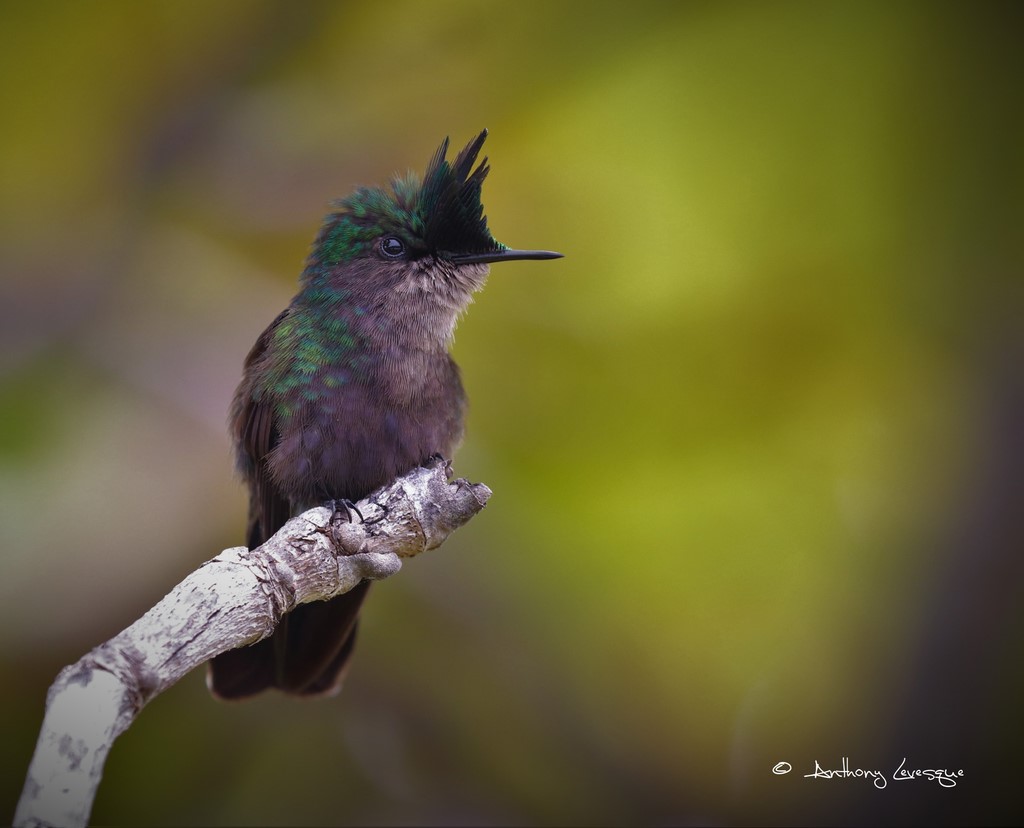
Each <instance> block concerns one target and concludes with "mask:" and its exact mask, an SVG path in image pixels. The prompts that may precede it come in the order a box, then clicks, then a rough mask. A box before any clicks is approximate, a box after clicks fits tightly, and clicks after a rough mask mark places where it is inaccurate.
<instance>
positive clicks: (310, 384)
mask: <svg viewBox="0 0 1024 828" xmlns="http://www.w3.org/2000/svg"><path fill="white" fill-rule="evenodd" d="M486 138H487V130H483V131H482V132H481V133H480V134H479V135H477V136H476V138H474V139H473V140H472V141H470V142H469V143H468V144H467V145H466V147H465V148H464V149H463V150H462V151H461V152H459V153H458V155H457V156H456V157H455V159H454V160H453V161H449V160H448V157H447V156H448V139H447V138H446V139H445V140H444V141H443V142H442V143H441V146H440V147H439V148H438V150H437V152H436V153H435V154H434V156H433V157H432V158H431V160H430V163H429V164H428V165H427V168H426V172H425V174H424V175H423V177H422V179H420V178H419V177H417V176H416V175H414V174H410V175H407V176H405V177H395V178H393V179H392V181H391V182H390V186H389V187H361V188H359V189H357V190H356V191H355V192H354V193H352V194H351V195H349V196H348V197H347V198H344V199H342V200H340V201H337V202H335V203H334V204H333V205H332V207H333V210H332V212H331V213H329V214H328V216H327V217H326V219H325V220H324V223H323V226H322V227H321V229H320V232H319V233H318V234H317V236H316V239H315V241H314V243H313V246H312V249H311V251H310V254H309V256H308V258H307V260H306V264H305V267H304V269H303V271H302V274H301V276H300V278H299V291H298V293H297V294H296V296H295V297H294V298H293V299H292V301H291V304H289V306H288V307H287V308H286V309H285V310H284V311H283V312H282V313H281V314H280V315H279V316H278V317H277V318H276V319H275V320H274V321H273V322H271V323H270V326H269V327H268V328H267V329H266V330H265V331H264V332H263V333H262V334H261V335H260V337H259V339H257V340H256V344H255V345H254V346H253V348H252V350H251V351H250V352H249V355H248V356H247V357H246V360H245V366H244V370H243V376H242V380H241V383H240V384H239V386H238V390H237V391H236V392H235V397H234V401H233V403H232V406H231V411H230V416H229V422H230V429H231V435H232V438H233V441H234V450H235V458H236V465H237V468H238V471H239V473H240V475H241V477H242V479H243V480H244V481H245V483H246V485H247V486H248V490H249V518H248V530H247V535H246V543H247V544H248V546H249V548H250V549H254V548H256V547H257V546H259V545H260V544H262V543H263V542H265V541H266V540H267V539H268V538H270V536H271V535H273V534H274V533H275V532H276V531H277V530H278V529H280V528H281V526H283V525H284V523H285V522H286V521H287V520H288V519H289V518H291V517H294V516H295V515H298V514H301V513H302V512H304V511H306V510H307V509H310V508H313V507H314V506H321V505H325V504H327V505H331V506H334V507H336V506H337V504H338V503H339V502H340V503H351V502H354V501H357V500H360V499H361V498H364V497H366V496H367V495H369V494H371V493H372V492H373V491H374V490H376V489H378V488H380V487H381V486H383V485H385V484H387V483H389V482H391V481H392V480H394V479H395V478H397V477H399V476H401V475H402V474H405V473H406V472H408V471H410V470H411V469H413V468H415V467H417V466H419V465H422V464H424V463H425V462H426V461H427V460H429V459H430V458H431V457H432V456H434V455H437V454H440V455H443V456H445V457H448V458H450V457H451V456H452V453H453V452H454V451H455V449H456V447H457V446H458V444H459V443H460V442H461V440H462V436H463V423H464V418H465V414H466V405H467V400H466V393H465V391H464V389H463V386H462V380H461V378H460V374H459V368H458V366H457V365H456V364H455V361H454V360H453V359H452V357H451V355H450V354H449V350H448V349H449V346H450V345H451V342H452V337H453V334H454V330H455V325H456V322H457V320H458V318H459V316H460V315H461V314H462V312H463V311H464V310H465V309H466V307H467V306H468V305H469V303H470V302H471V301H472V298H473V294H474V293H476V292H477V291H478V290H480V289H481V288H482V287H483V286H484V283H485V281H486V279H487V275H488V272H489V265H490V264H492V263H495V262H505V261H513V260H516V259H556V258H560V257H561V255H562V254H560V253H554V252H550V251H546V250H515V249H512V248H509V247H506V246H505V245H504V244H502V243H501V242H499V241H497V240H496V239H495V238H494V236H492V235H491V231H490V230H489V229H488V226H487V217H486V216H485V215H484V212H483V204H482V202H481V200H480V194H481V188H482V185H483V182H484V179H485V178H486V177H487V173H488V171H489V169H490V167H489V166H488V163H487V158H484V159H483V160H482V161H481V162H480V163H479V164H476V160H477V156H478V155H479V154H480V149H481V147H482V146H483V143H484V140H485V139H486ZM474 165H475V167H474ZM368 589H369V581H363V582H361V583H360V584H358V585H357V586H356V587H355V588H354V589H352V590H351V591H349V592H347V593H345V594H344V595H340V596H338V597H336V598H334V599H332V600H330V601H320V602H313V603H308V604H303V605H300V606H298V607H296V608H295V609H294V610H292V611H291V612H290V613H288V614H287V615H286V616H284V618H283V619H282V620H281V622H280V623H279V624H278V626H277V628H276V629H275V631H274V633H273V634H272V635H271V636H270V637H268V638H265V639H263V640H262V641H259V642H257V643H255V644H252V645H250V646H247V647H241V648H239V649H236V650H230V651H228V652H226V653H222V654H221V655H219V656H217V657H216V658H214V659H213V660H212V661H211V662H210V669H209V675H208V679H207V683H208V686H209V687H210V690H211V691H212V692H213V694H214V695H215V696H218V697H220V698H224V699H239V698H244V697H247V696H252V695H254V694H256V693H259V692H261V691H263V690H266V689H268V688H277V689H279V690H282V691H284V692H285V693H288V694H293V695H298V696H317V695H333V694H334V693H336V692H338V690H340V688H341V682H342V679H343V677H344V674H345V671H346V666H347V664H348V661H349V658H350V657H351V655H352V650H353V647H354V645H355V639H356V630H357V627H358V619H359V612H360V610H361V608H362V605H363V601H364V600H365V598H366V594H367V590H368Z"/></svg>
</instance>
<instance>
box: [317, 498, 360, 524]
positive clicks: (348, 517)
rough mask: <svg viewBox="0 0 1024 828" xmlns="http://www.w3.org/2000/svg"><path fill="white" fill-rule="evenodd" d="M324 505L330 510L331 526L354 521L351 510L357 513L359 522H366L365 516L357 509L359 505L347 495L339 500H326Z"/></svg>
mask: <svg viewBox="0 0 1024 828" xmlns="http://www.w3.org/2000/svg"><path fill="white" fill-rule="evenodd" d="M324 505H326V506H327V508H328V509H330V510H331V526H337V525H339V524H341V523H355V522H356V521H355V518H354V517H353V516H352V513H353V512H355V513H356V514H357V515H359V522H360V523H366V518H364V517H363V513H362V512H360V511H359V507H358V506H356V504H355V503H353V502H352V501H351V500H349V499H348V498H347V497H343V498H341V499H340V500H328V501H327V503H326V504H324Z"/></svg>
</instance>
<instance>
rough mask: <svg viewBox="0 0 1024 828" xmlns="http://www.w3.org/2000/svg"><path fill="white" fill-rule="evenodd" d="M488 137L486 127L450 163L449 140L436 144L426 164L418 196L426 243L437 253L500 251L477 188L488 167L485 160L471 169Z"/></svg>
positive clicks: (481, 182) (481, 185)
mask: <svg viewBox="0 0 1024 828" xmlns="http://www.w3.org/2000/svg"><path fill="white" fill-rule="evenodd" d="M486 139H487V130H486V129H485V130H484V131H483V132H481V133H480V134H479V135H478V136H476V138H474V139H473V140H472V141H470V142H469V143H468V144H466V146H465V148H464V149H463V150H462V152H460V153H459V154H458V155H457V156H456V158H455V161H454V162H449V161H448V159H447V157H446V156H447V155H448V139H447V138H445V139H444V141H443V142H442V143H441V146H440V147H438V150H437V152H436V153H434V157H433V158H432V159H431V160H430V164H429V165H428V166H427V172H426V174H425V175H424V177H423V184H422V186H421V188H420V193H419V199H418V202H419V203H418V207H419V210H418V212H419V213H420V216H421V219H422V221H423V228H424V230H423V236H424V241H425V242H426V243H427V246H428V247H429V248H430V249H431V250H434V251H437V252H439V253H486V252H491V251H498V250H503V249H504V245H503V244H501V242H499V241H497V240H496V239H495V238H494V236H492V235H491V231H490V230H489V229H488V227H487V217H486V216H485V215H484V205H483V203H482V202H481V201H480V191H481V188H482V187H483V183H484V179H485V178H486V177H487V173H488V171H489V170H490V167H489V166H488V165H487V159H486V158H484V160H483V161H481V162H480V164H479V165H478V166H477V167H476V169H473V164H474V163H475V162H476V158H477V156H478V155H479V154H480V148H481V147H482V146H483V144H484V141H485V140H486Z"/></svg>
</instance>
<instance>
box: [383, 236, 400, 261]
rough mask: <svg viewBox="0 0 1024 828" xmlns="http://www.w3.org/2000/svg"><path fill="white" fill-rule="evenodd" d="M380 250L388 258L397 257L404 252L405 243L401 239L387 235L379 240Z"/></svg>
mask: <svg viewBox="0 0 1024 828" xmlns="http://www.w3.org/2000/svg"><path fill="white" fill-rule="evenodd" d="M380 252H381V253H383V254H384V255H385V256H387V257H388V258H389V259H397V258H398V257H399V256H401V255H402V254H403V253H405V245H404V244H402V240H401V239H396V238H395V237H394V236H387V237H385V238H383V239H381V240H380Z"/></svg>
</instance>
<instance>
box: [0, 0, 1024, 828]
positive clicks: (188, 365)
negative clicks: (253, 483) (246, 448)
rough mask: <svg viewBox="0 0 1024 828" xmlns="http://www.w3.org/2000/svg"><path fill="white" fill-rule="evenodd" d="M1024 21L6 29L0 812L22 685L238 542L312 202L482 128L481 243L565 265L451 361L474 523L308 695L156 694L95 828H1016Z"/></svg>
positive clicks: (1014, 16) (493, 292) (386, 601)
mask: <svg viewBox="0 0 1024 828" xmlns="http://www.w3.org/2000/svg"><path fill="white" fill-rule="evenodd" d="M1022 18H1024V15H1022V11H1021V6H1020V5H1018V4H985V3H971V4H968V3H963V4H942V3H920V4H919V3H897V4H883V3H706V2H699V3H645V2H634V3H628V4H620V3H607V4H601V3H539V2H538V3H519V4H504V3H497V2H493V3H491V2H435V3H429V4H428V3H410V2H396V3H386V4H385V3H377V4H371V3H358V4H357V3H352V4H342V3H313V2H307V3H290V2H266V1H264V2H258V1H257V0H246V2H241V1H239V2H225V0H217V2H153V3H134V2H124V3H115V2H109V3H107V2H94V3H79V2H64V3H62V2H38V3H8V4H5V6H4V9H3V11H2V26H0V46H2V48H0V88H2V93H0V94H2V100H0V116H2V127H0V188H2V195H0V211H2V215H0V245H2V253H0V268H2V271H0V272H2V288H0V290H2V293H0V322H2V324H0V337H2V357H3V361H2V367H0V549H2V554H3V557H2V564H0V566H2V570H0V572H2V575H0V665H2V666H0V669H2V675H3V677H4V680H3V685H2V687H3V689H2V691H0V692H2V697H0V698H2V704H0V728H2V734H3V749H2V752H0V756H2V771H3V773H2V787H0V797H2V801H0V814H12V813H13V808H14V803H15V801H16V799H17V796H18V794H19V792H20V788H21V784H22V780H23V775H24V771H25V769H26V767H27V764H28V761H29V758H30V756H31V752H32V748H33V745H34V740H35V736H36V731H37V728H38V726H39V724H40V721H41V717H42V712H43V703H44V698H45V693H46V688H47V687H48V685H49V683H50V681H51V680H52V678H53V677H54V675H55V674H56V673H57V671H58V670H59V669H60V668H61V667H62V666H64V665H65V664H67V663H70V662H72V661H74V660H75V659H77V658H78V657H80V656H81V655H82V654H83V653H84V652H86V651H87V650H88V649H89V648H91V647H93V646H95V645H96V644H98V643H99V642H101V641H103V640H105V639H106V638H108V637H109V636H111V635H113V634H115V633H116V632H118V631H119V630H120V629H122V628H123V627H125V626H126V625H127V624H129V623H130V622H131V621H133V620H134V619H135V618H137V617H138V616H139V615H140V614H141V613H142V612H143V611H144V610H145V609H147V608H148V607H149V606H151V605H152V604H153V603H154V602H155V601H157V600H158V599H159V598H160V597H161V596H162V595H163V594H164V593H166V592H167V591H168V590H169V589H170V588H171V587H172V586H173V585H174V584H175V583H176V582H177V581H178V580H180V579H181V578H182V577H183V576H184V575H185V574H186V573H188V572H189V571H191V570H192V569H193V568H195V567H196V566H197V565H198V564H199V563H200V562H201V561H203V560H205V559H206V558H209V557H211V556H212V555H214V554H216V553H217V552H218V551H219V550H220V549H222V548H224V547H227V546H234V545H237V544H239V543H240V542H241V541H242V526H243V522H244V511H245V503H244V494H243V491H242V488H241V486H240V485H239V484H238V482H237V481H236V480H235V479H234V477H233V473H232V464H231V459H230V453H229V446H228V441H227V436H226V411H227V406H228V402H229V399H230V396H231V394H232V392H233V389H234V386H235V384H236V382H237V380H238V378H239V375H240V368H241V364H242V360H243V358H244V356H245V354H246V352H247V350H248V348H249V346H250V345H251V344H252V342H253V341H254V340H255V338H256V336H257V335H258V334H259V332H260V331H261V330H262V329H263V327H264V326H265V325H266V324H267V323H268V322H269V321H270V320H271V319H273V317H274V316H275V315H276V314H277V312H278V311H279V310H280V309H281V308H283V307H284V306H285V304H286V303H287V302H288V300H289V298H290V296H291V295H292V292H293V291H294V287H295V280H296V277H297V275H298V273H299V270H300V269H301V266H302V262H303V258H304V256H305V252H306V250H307V247H308V244H309V243H310V241H311V240H312V238H313V235H314V233H315V231H316V230H317V228H318V223H319V220H320V218H321V216H322V215H323V214H324V213H325V212H326V209H327V205H328V203H329V201H330V200H331V199H332V198H335V197H339V196H342V195H344V194H346V193H347V192H349V191H350V189H351V188H352V187H353V186H355V185H357V184H372V183H378V182H380V183H382V182H384V181H385V180H386V179H387V177H388V176H389V175H390V174H391V173H392V172H394V171H404V170H406V169H409V168H413V169H417V170H422V169H423V167H424V166H425V165H426V162H427V160H428V158H429V157H430V155H431V153H432V152H433V150H434V149H435V148H436V146H437V145H438V143H439V142H440V140H441V139H442V138H443V137H444V136H445V135H451V136H452V141H453V143H454V144H456V145H458V146H461V145H462V144H463V143H464V142H465V141H466V140H468V139H469V138H470V137H471V136H472V135H474V134H475V132H476V131H478V130H479V129H481V128H482V127H484V126H486V127H488V128H489V129H490V130H491V137H490V139H489V141H488V145H487V147H486V151H487V153H488V155H489V156H490V158H491V161H492V164H493V170H492V173H491V175H490V177H489V179H488V181H487V185H486V187H485V190H484V201H485V204H486V206H487V212H488V215H489V218H490V223H491V227H492V229H493V230H494V232H495V235H496V236H497V237H498V238H499V239H501V240H503V241H505V242H506V243H508V244H511V245H514V246H520V247H540V248H550V249H556V250H561V251H563V252H564V253H565V254H566V258H565V259H564V260H562V261H560V262H556V263H547V264H543V265H541V264H531V263H523V264H518V265H505V266H501V267H496V268H495V272H494V273H493V274H492V277H491V282H490V284H489V285H488V287H487V289H486V290H485V291H484V292H483V293H482V294H481V295H480V296H479V297H478V300H477V302H476V304H475V305H474V306H473V307H472V308H471V310H470V312H469V313H468V315H467V317H466V318H465V320H464V321H463V323H462V324H461V326H460V329H459V332H458V337H457V340H458V341H457V343H456V346H455V354H456V358H457V359H458V360H459V362H460V363H461V365H462V368H463V374H464V380H465V384H466V387H467V389H468V391H469V394H470V397H471V400H472V410H471V415H470V421H469V434H468V438H467V440H466V443H465V444H464V446H463V448H462V450H461V452H460V453H459V455H458V457H457V460H456V464H455V468H456V472H457V473H458V474H460V475H462V476H467V477H469V478H471V479H474V480H481V481H484V482H486V483H487V484H489V485H490V486H491V487H492V488H493V489H494V491H495V494H494V497H493V499H492V501H491V504H490V506H489V507H488V509H487V510H486V511H485V512H484V513H483V514H481V515H480V516H479V517H478V518H477V519H476V520H474V521H473V522H472V523H471V524H470V525H469V526H468V527H466V528H465V529H464V530H462V531H461V532H459V533H458V534H457V535H456V536H455V537H453V539H452V540H451V541H450V542H449V543H447V544H446V545H445V546H444V547H443V548H442V549H439V550H437V551H435V552H432V553H430V554H429V555H424V556H423V557H420V558H417V559H415V560H413V561H409V562H407V563H406V565H405V568H404V569H403V571H402V572H401V573H400V574H399V575H398V576H396V577H394V578H392V579H390V580H389V581H387V582H386V583H384V584H382V585H379V586H378V587H377V588H376V589H375V591H374V593H373V595H372V599H371V600H370V602H369V603H368V606H367V610H366V612H365V613H364V621H363V626H362V631H361V641H360V646H359V650H358V652H357V655H356V658H355V662H354V669H353V670H352V672H351V674H350V678H349V680H348V683H347V685H346V688H345V691H344V692H343V693H342V694H341V695H340V696H339V697H337V698H336V699H333V700H330V701H325V702H317V703H301V702H295V701H291V700H288V699H285V698H281V697H279V696H267V697H265V698H259V699H257V700H255V701H252V702H249V703H245V704H238V705H225V704H221V703H217V702H215V701H213V700H212V699H211V698H210V697H209V696H208V694H207V692H206V690H205V686H204V676H203V674H202V671H196V672H195V673H194V674H192V675H190V676H188V677H187V679H186V680H184V681H183V682H182V683H180V684H179V685H178V686H176V687H174V688H173V689H172V690H171V691H169V692H168V693H166V694H165V695H163V696H161V697H159V698H158V699H157V700H156V701H155V702H153V703H152V704H151V706H150V707H149V708H147V709H146V710H145V711H144V712H143V714H142V715H141V717H140V719H139V720H138V722H137V723H136V724H135V725H134V726H133V727H132V729H131V730H130V731H128V733H126V734H125V735H124V736H123V737H122V738H121V740H119V741H118V742H117V744H116V746H115V747H114V749H113V751H112V753H111V756H110V759H109V763H108V766H107V772H106V776H105V779H104V782H103V785H102V787H101V788H100V794H99V798H98V801H97V803H96V807H95V811H94V820H95V821H96V822H97V823H98V824H106V825H230V824H248V825H257V824H267V825H286V824H303V825H315V824H339V825H388V824H404V825H455V824H484V825H519V824H524V825H525V824H530V825H569V824H586V825H618V824H650V825H675V824H686V825H693V824H705V823H707V824H713V825H725V824H732V823H737V822H742V823H757V824H772V823H794V822H796V823H801V822H805V823H817V824H829V825H832V824H836V825H838V824H902V823H906V824H916V823H922V822H924V823H929V822H930V823H933V824H978V823H989V824H991V823H997V822H1005V823H1007V824H1016V823H1018V822H1019V819H1020V817H1021V816H1022V811H1024V809H1022V807H1021V805H1020V797H1019V794H1018V793H1017V791H1018V790H1019V779H1020V777H1021V774H1022V773H1024V759H1022V755H1021V753H1020V752H1019V744H1020V739H1021V737H1022V735H1024V733H1022V730H1024V729H1022V727H1021V722H1022V718H1021V712H1020V711H1021V705H1020V702H1021V698H1022V693H1024V667H1022V665H1024V660H1022V647H1021V644H1022V641H1024V612H1022V609H1021V605H1022V600H1021V599H1022V598H1024V589H1022V584H1024V577H1022V576H1024V562H1022V558H1021V547H1022V540H1024V494H1022V493H1024V484H1022V472H1021V469H1022V468H1024V428H1022V423H1024V379H1022V373H1024V372H1022V370H1021V367H1022V358H1024V322H1022V320H1024V315H1022V311H1024V289H1022V287H1024V279H1022V278H1021V274H1022V258H1024V257H1022V245H1021V229H1022V227H1024V222H1022V210H1021V207H1022V203H1021V201H1022V198H1021V194H1022V190H1024V177H1022V148H1024V132H1022V114H1021V113H1022V110H1024V107H1022V102H1021V92H1020V89H1021V87H1020V80H1021V78H1022V77H1024V72H1022V70H1024V65H1022V64H1024V58H1022V54H1021V52H1022V50H1021V48H1020V44H1021V42H1022V35H1024V27H1022V25H1021V23H1022ZM844 756H847V757H849V759H850V765H851V767H854V768H857V767H860V768H870V769H875V768H878V769H882V770H885V771H886V772H887V773H891V772H892V771H893V770H895V768H896V767H897V766H898V764H899V761H900V760H901V759H902V758H904V757H906V758H907V767H920V768H933V767H938V768H949V769H959V768H963V769H964V772H965V778H964V780H963V781H962V782H961V783H960V784H959V785H958V786H957V787H956V788H954V789H944V788H941V787H940V786H938V785H937V783H934V782H926V781H923V780H918V781H915V782H912V783H901V784H896V783H892V782H890V784H889V786H888V787H887V788H886V789H885V790H882V791H879V790H875V789H874V788H872V787H871V785H870V783H868V782H865V781H864V780H857V779H854V780H831V781H827V780H820V779H818V780H815V779H805V778H803V774H805V773H810V772H811V771H812V770H813V766H814V762H815V760H817V761H819V762H821V763H822V765H823V766H825V767H831V768H838V767H840V765H841V761H842V758H843V757H844ZM781 761H787V762H789V763H791V764H792V766H793V771H792V772H791V773H790V774H788V775H783V776H779V775H774V774H773V773H772V768H773V766H775V765H776V763H778V762H781Z"/></svg>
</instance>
